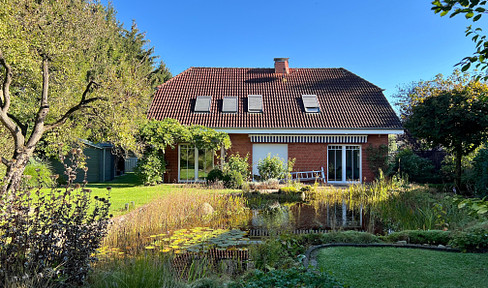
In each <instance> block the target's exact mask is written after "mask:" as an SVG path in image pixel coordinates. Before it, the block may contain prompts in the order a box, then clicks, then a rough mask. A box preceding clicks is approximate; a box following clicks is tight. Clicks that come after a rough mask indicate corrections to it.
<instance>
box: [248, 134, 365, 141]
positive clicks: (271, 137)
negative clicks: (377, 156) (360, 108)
mask: <svg viewBox="0 0 488 288" xmlns="http://www.w3.org/2000/svg"><path fill="white" fill-rule="evenodd" d="M249 138H251V142H252V143H367V142H368V135H262V134H249Z"/></svg>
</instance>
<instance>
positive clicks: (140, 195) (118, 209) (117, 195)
mask: <svg viewBox="0 0 488 288" xmlns="http://www.w3.org/2000/svg"><path fill="white" fill-rule="evenodd" d="M107 187H111V188H112V189H111V190H110V202H111V203H112V205H111V206H110V213H111V214H112V215H114V216H119V215H123V214H125V213H127V212H128V211H126V210H125V204H126V203H128V204H129V205H131V202H134V207H135V208H139V207H141V206H144V205H145V204H148V203H149V202H151V201H152V200H154V199H156V198H159V197H164V196H165V195H167V194H169V193H171V192H174V191H178V190H181V191H183V190H185V191H194V192H197V191H201V190H205V191H208V192H209V193H215V192H218V193H230V192H236V191H237V190H230V189H225V190H215V189H213V190H212V189H207V188H206V187H205V186H201V187H200V186H197V185H191V184H160V185H155V186H144V185H142V183H141V182H140V181H139V180H138V178H137V177H136V176H135V175H134V173H128V174H125V175H123V176H120V177H117V178H115V179H114V180H112V181H108V182H103V183H88V185H87V186H86V188H89V189H91V190H92V194H91V195H92V197H95V196H98V197H106V196H107ZM42 191H44V192H48V191H49V189H46V188H45V189H42ZM130 209H132V206H131V208H130Z"/></svg>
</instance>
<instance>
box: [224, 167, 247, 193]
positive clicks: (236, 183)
mask: <svg viewBox="0 0 488 288" xmlns="http://www.w3.org/2000/svg"><path fill="white" fill-rule="evenodd" d="M223 180H224V186H225V187H227V188H232V189H240V188H241V187H242V185H243V184H244V178H243V176H242V174H241V173H239V171H234V170H229V171H227V172H226V173H225V174H224V178H223Z"/></svg>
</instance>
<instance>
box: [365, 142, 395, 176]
mask: <svg viewBox="0 0 488 288" xmlns="http://www.w3.org/2000/svg"><path fill="white" fill-rule="evenodd" d="M366 154H367V155H368V165H369V169H371V171H373V172H374V174H375V177H378V176H379V170H381V171H383V172H384V173H386V174H389V170H390V161H389V157H388V146H387V145H384V144H382V145H379V146H373V145H371V144H370V145H369V146H368V147H366Z"/></svg>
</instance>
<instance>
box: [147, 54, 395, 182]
mask: <svg viewBox="0 0 488 288" xmlns="http://www.w3.org/2000/svg"><path fill="white" fill-rule="evenodd" d="M382 91H383V90H382V89H381V88H379V87H378V86H376V85H374V84H372V83H370V82H368V81H366V80H364V79H363V78H361V77H359V76H357V75H355V74H353V73H351V72H349V71H348V70H346V69H344V68H290V67H289V63H288V58H275V59H274V68H210V67H191V68H189V69H187V70H185V71H184V72H182V73H181V74H179V75H177V76H175V77H174V78H172V79H171V80H169V81H167V82H166V83H164V84H162V85H160V86H159V87H158V90H157V92H156V94H155V96H154V99H153V102H152V104H151V106H150V109H149V112H148V117H149V118H151V119H157V120H162V119H164V118H174V119H177V120H178V121H180V123H182V124H186V125H191V124H199V125H204V126H208V127H211V128H214V129H216V130H218V131H224V132H227V133H228V134H229V136H230V139H231V141H232V147H231V149H230V151H227V153H231V154H232V153H237V152H238V153H239V154H240V155H246V154H249V157H250V161H251V162H252V163H251V164H252V167H253V168H252V169H253V174H255V175H257V174H258V171H257V166H256V164H257V162H258V161H259V159H262V158H263V157H265V156H266V155H268V153H271V154H272V155H278V156H280V157H282V158H283V159H284V160H285V161H286V160H287V159H292V158H295V159H296V162H295V166H294V170H295V171H309V170H319V169H321V167H324V169H326V176H327V182H329V183H348V182H363V181H372V180H373V178H374V173H373V171H371V169H370V168H369V165H368V156H367V155H366V154H367V153H366V148H367V147H368V146H369V145H373V146H379V145H381V144H385V145H387V144H388V134H400V133H403V130H402V126H401V123H400V120H399V119H398V117H397V115H396V114H395V112H394V111H393V109H392V107H391V106H390V104H389V103H388V101H387V100H386V98H385V96H384V95H383V92H382ZM166 158H167V159H166V160H167V179H165V181H167V182H187V181H198V180H202V178H204V176H205V175H206V172H207V171H209V169H211V166H212V165H214V164H213V158H212V153H209V151H198V150H196V149H195V148H194V147H190V146H189V145H188V144H185V143H181V144H179V145H178V147H176V148H175V149H170V150H168V151H167V152H166ZM202 175H203V176H202Z"/></svg>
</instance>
